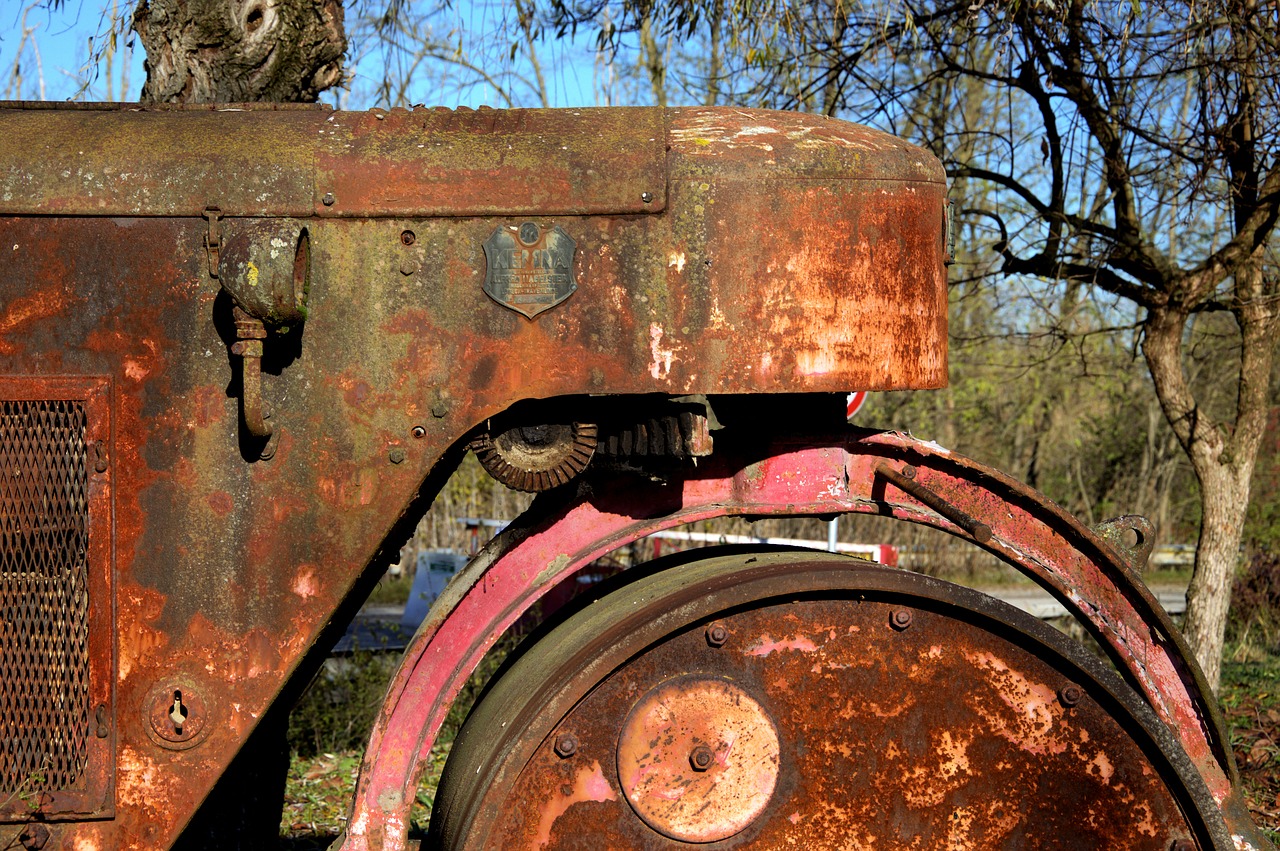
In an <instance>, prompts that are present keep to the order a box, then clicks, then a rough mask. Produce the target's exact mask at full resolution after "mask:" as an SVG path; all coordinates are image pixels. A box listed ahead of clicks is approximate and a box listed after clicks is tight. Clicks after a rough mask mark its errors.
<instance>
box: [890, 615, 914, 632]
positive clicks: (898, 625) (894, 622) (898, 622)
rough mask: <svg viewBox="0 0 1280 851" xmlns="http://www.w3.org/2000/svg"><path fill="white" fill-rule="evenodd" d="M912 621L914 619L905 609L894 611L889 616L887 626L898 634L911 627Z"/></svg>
mask: <svg viewBox="0 0 1280 851" xmlns="http://www.w3.org/2000/svg"><path fill="white" fill-rule="evenodd" d="M912 620H914V617H913V616H912V614H911V612H909V611H907V610H906V609H894V610H893V614H891V615H889V625H890V626H892V627H893V628H894V629H896V630H898V631H899V632H901V631H902V630H904V629H906V628H907V627H909V626H911V621H912Z"/></svg>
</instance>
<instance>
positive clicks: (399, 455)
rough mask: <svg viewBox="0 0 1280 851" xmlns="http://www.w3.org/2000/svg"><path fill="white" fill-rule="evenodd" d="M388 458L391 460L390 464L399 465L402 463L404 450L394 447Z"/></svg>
mask: <svg viewBox="0 0 1280 851" xmlns="http://www.w3.org/2000/svg"><path fill="white" fill-rule="evenodd" d="M388 457H389V458H390V459H391V463H392V464H400V463H402V462H403V461H404V450H403V449H400V448H399V447H396V448H395V449H392V450H391V454H390V455H389V456H388Z"/></svg>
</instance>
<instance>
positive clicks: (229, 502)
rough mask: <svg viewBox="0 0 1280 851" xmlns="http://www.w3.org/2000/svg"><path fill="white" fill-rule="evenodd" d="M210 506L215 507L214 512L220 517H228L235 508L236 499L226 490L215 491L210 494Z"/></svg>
mask: <svg viewBox="0 0 1280 851" xmlns="http://www.w3.org/2000/svg"><path fill="white" fill-rule="evenodd" d="M208 501H209V507H210V508H212V509H213V513H214V514H217V515H218V516H219V517H226V516H227V515H228V514H230V513H231V512H232V510H234V509H235V507H236V503H235V500H234V499H232V498H231V494H229V493H227V492H226V491H214V492H213V493H211V494H209V500H208Z"/></svg>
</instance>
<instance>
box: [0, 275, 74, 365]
mask: <svg viewBox="0 0 1280 851" xmlns="http://www.w3.org/2000/svg"><path fill="white" fill-rule="evenodd" d="M69 302H70V299H69V297H68V295H67V292H66V291H65V290H49V291H46V292H38V293H35V294H33V295H29V296H27V297H26V298H16V299H13V300H12V301H10V302H8V303H7V304H6V305H5V307H4V310H3V312H0V352H3V353H4V354H7V355H10V354H14V353H15V352H17V351H18V349H17V347H16V346H14V345H13V344H11V343H6V342H5V338H6V337H11V336H13V335H15V334H17V333H18V332H19V331H21V330H22V328H23V326H26V325H30V324H31V323H33V322H38V321H39V320H41V319H48V318H50V317H51V316H57V315H59V314H60V313H63V312H64V311H65V310H66V309H67V306H68V304H69Z"/></svg>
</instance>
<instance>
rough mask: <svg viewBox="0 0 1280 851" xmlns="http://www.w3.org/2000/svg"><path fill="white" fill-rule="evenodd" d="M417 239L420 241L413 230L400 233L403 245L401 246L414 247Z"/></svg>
mask: <svg viewBox="0 0 1280 851" xmlns="http://www.w3.org/2000/svg"><path fill="white" fill-rule="evenodd" d="M417 239H418V238H417V237H416V236H414V233H413V231H411V230H406V231H401V232H400V244H401V245H413V243H414V242H416V241H417Z"/></svg>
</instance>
